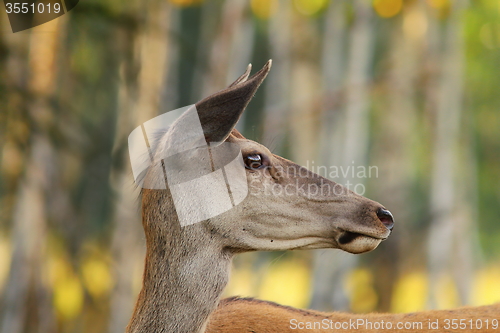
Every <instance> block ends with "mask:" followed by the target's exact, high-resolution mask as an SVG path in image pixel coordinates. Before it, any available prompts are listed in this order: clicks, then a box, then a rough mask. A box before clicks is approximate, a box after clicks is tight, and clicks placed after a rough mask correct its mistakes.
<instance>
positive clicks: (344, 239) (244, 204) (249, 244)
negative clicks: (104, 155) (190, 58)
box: [143, 61, 394, 253]
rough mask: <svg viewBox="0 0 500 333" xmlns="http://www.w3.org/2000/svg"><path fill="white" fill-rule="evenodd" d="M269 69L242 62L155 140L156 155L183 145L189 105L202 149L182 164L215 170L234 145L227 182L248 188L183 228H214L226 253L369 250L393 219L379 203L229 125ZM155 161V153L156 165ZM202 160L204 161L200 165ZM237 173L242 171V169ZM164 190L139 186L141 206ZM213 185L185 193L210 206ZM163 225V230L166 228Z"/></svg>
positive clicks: (216, 199) (386, 233) (215, 196)
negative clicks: (234, 168) (253, 69)
mask: <svg viewBox="0 0 500 333" xmlns="http://www.w3.org/2000/svg"><path fill="white" fill-rule="evenodd" d="M270 68H271V61H269V62H268V63H267V64H266V65H265V66H264V68H262V69H261V70H260V71H259V72H257V73H256V74H255V75H253V76H252V77H250V78H248V77H249V73H250V66H249V68H248V69H247V71H246V72H245V73H244V74H243V75H242V76H241V77H239V78H238V79H237V80H236V81H235V82H234V83H233V84H231V85H230V86H229V87H228V88H226V89H224V90H222V91H220V92H218V93H216V94H214V95H212V96H210V97H208V98H206V99H204V100H202V101H200V102H198V103H197V104H196V109H195V110H194V109H192V110H191V115H188V114H189V112H186V113H185V115H183V116H182V117H181V118H180V120H178V121H176V122H175V123H174V124H173V126H172V127H171V128H170V129H169V131H168V132H167V133H166V134H165V136H164V137H163V138H162V139H161V145H160V146H159V148H158V149H157V151H156V154H157V155H160V156H163V155H161V154H160V152H161V151H164V150H165V149H166V148H165V147H167V146H168V147H174V148H175V147H177V146H179V145H183V144H184V143H183V142H185V141H186V140H185V139H183V140H179V138H185V137H186V135H187V132H189V129H190V128H191V127H192V126H191V125H189V124H191V123H189V124H188V123H187V120H186V119H188V118H189V119H192V117H193V112H194V111H196V113H195V115H197V116H198V118H199V123H200V125H201V128H202V130H203V135H202V138H201V140H202V141H203V138H204V140H205V141H206V143H207V144H208V145H209V146H208V147H209V148H208V149H207V148H206V147H205V148H204V149H203V150H202V153H200V150H195V152H191V156H190V158H189V165H187V164H184V166H185V167H186V168H190V167H191V166H193V165H194V166H195V167H196V168H197V170H198V171H199V170H202V171H201V172H202V173H203V172H205V173H206V172H211V171H214V170H215V169H217V167H214V164H215V165H221V166H223V165H224V164H225V163H226V162H228V160H230V159H232V158H234V156H238V154H234V151H235V149H234V147H237V150H238V151H241V155H240V157H239V161H240V163H241V171H240V172H239V174H238V177H239V179H237V180H235V181H241V180H242V179H243V181H245V182H247V186H248V189H249V191H248V192H249V193H248V195H247V196H246V197H245V199H244V200H242V201H241V203H239V204H237V205H234V207H233V208H232V209H230V210H228V211H226V212H224V213H221V214H219V215H217V216H213V217H211V218H209V219H206V220H205V221H203V222H201V224H200V225H199V226H186V227H185V228H203V229H206V230H210V233H212V234H214V235H215V234H217V235H222V237H220V238H219V239H218V241H219V242H220V244H219V245H220V247H221V248H224V249H229V250H231V251H234V252H243V251H255V250H289V249H316V248H340V249H342V250H345V251H348V252H351V253H362V252H367V251H370V250H373V249H375V248H376V247H377V246H378V244H380V242H381V241H383V240H384V239H386V238H387V237H388V236H389V234H390V233H391V229H392V227H393V222H394V221H393V218H392V215H391V213H390V212H389V211H388V210H386V209H385V208H384V207H383V206H382V205H381V204H379V203H377V202H374V201H372V200H369V199H367V198H365V197H363V196H360V195H358V194H356V193H354V192H352V191H350V190H348V189H347V188H345V187H343V186H341V185H340V184H337V183H335V182H332V181H330V180H328V179H326V178H323V177H321V176H319V175H317V174H314V173H312V172H310V171H308V170H307V169H305V168H303V167H301V166H299V165H297V164H295V163H293V162H291V161H289V160H286V159H284V158H282V157H280V156H277V155H275V154H273V153H271V152H270V151H269V149H267V148H266V147H265V146H263V145H261V144H259V143H257V142H255V141H252V140H248V139H246V138H245V137H243V136H242V135H241V134H240V133H239V132H238V131H237V130H235V129H234V127H235V125H236V123H237V121H238V119H239V118H240V117H241V115H242V113H243V111H244V110H245V108H246V106H247V104H248V103H249V102H250V100H251V99H252V97H253V95H254V94H255V92H256V90H257V89H258V87H259V86H260V85H261V83H262V82H263V80H264V79H265V77H266V76H267V74H268V72H269V70H270ZM183 119H184V120H183ZM186 124H188V125H186ZM200 132H201V130H200ZM188 136H189V135H188ZM190 138H191V139H190V140H191V141H200V138H198V137H194V138H193V136H192V135H191V136H190ZM181 141H182V142H181ZM187 141H189V140H187ZM228 143H229V144H231V147H233V148H232V149H229V148H226V147H225V146H224V147H223V148H224V149H219V151H222V153H217V149H218V148H220V147H222V145H224V144H228ZM197 145H199V143H198V142H195V144H194V146H197ZM193 154H194V155H193ZM228 156H229V157H228ZM193 158H195V159H193ZM170 159H171V160H173V161H174V162H173V163H174V164H175V163H180V162H178V160H179V157H178V156H177V155H176V156H174V157H173V158H172V157H170ZM209 160H211V162H209ZM160 163H161V162H160V159H158V158H157V164H160ZM202 164H205V165H206V168H201V169H200V167H199V166H200V165H202ZM169 165H170V166H172V165H173V164H172V163H169ZM181 166H182V164H181ZM210 168H211V169H212V170H210ZM167 169H168V168H167ZM181 169H182V168H181V167H180V166H177V167H174V171H173V172H171V174H172V177H180V176H178V175H180V174H182V172H183V170H181ZM206 169H208V170H206ZM156 170H160V169H156ZM167 172H168V171H167ZM241 172H244V173H245V174H244V175H243V176H242V174H241ZM188 173H189V172H188ZM163 176H164V175H163V174H162V173H160V172H150V174H149V175H148V176H147V179H155V180H156V179H159V178H163ZM233 176H234V175H233ZM169 177H170V176H167V178H169ZM228 177H229V178H230V177H231V174H226V175H225V178H226V180H227V178H228ZM181 178H182V177H181ZM233 178H235V177H233ZM229 181H231V179H230V180H229ZM167 187H168V186H167ZM164 192H165V193H164ZM166 192H168V190H167V191H161V192H160V194H158V193H155V195H154V197H155V199H152V198H151V194H152V192H149V191H145V192H144V198H143V203H144V207H145V208H146V209H147V208H148V207H151V206H153V207H155V206H156V205H157V204H160V205H169V204H171V202H170V201H171V200H170V199H171V196H170V194H168V195H167V193H166ZM217 192H218V190H217V191H216V189H214V188H210V186H204V188H195V189H192V193H191V194H190V195H197V196H198V197H209V198H212V202H213V205H217V203H218V202H219V201H221V200H222V199H220V197H219V193H217ZM233 194H234V193H233ZM158 195H160V196H164V198H163V200H161V201H160V202H158V201H156V197H158ZM225 196H226V197H227V193H225ZM219 199H220V200H219ZM190 204H192V203H190V201H189V198H187V199H186V200H185V201H184V202H182V200H181V201H179V200H178V202H176V208H177V213H178V214H179V213H180V212H179V208H180V206H183V205H184V206H189V205H190ZM171 215H175V213H174V210H173V209H172V210H171ZM166 232H171V230H170V228H168V229H167V230H166Z"/></svg>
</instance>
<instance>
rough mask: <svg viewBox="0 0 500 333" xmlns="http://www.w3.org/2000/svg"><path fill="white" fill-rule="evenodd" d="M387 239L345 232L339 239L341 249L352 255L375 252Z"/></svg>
mask: <svg viewBox="0 0 500 333" xmlns="http://www.w3.org/2000/svg"><path fill="white" fill-rule="evenodd" d="M386 239H387V237H380V236H377V235H368V234H364V233H358V232H352V231H347V230H343V231H342V232H341V233H340V236H339V237H338V238H337V243H338V245H339V248H340V249H342V250H344V251H346V252H350V253H363V252H369V251H372V250H374V249H375V248H376V247H377V246H378V245H379V244H380V243H381V242H382V241H384V240H386Z"/></svg>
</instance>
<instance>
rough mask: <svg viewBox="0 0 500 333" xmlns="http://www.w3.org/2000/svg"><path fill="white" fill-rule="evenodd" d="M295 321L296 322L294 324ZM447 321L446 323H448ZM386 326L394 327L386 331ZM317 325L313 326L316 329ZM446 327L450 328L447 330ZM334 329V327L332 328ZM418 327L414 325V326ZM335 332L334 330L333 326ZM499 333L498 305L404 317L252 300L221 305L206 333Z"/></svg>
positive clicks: (234, 300)
mask: <svg viewBox="0 0 500 333" xmlns="http://www.w3.org/2000/svg"><path fill="white" fill-rule="evenodd" d="M453 319H456V320H457V321H456V323H457V324H460V320H461V319H463V320H464V321H463V323H465V325H467V326H468V327H467V328H466V329H463V330H461V329H452V327H451V325H452V324H453V321H452V320H453ZM293 320H295V321H293ZM330 320H331V321H333V323H351V322H354V323H357V321H358V320H367V321H370V322H371V323H372V327H373V329H369V328H367V326H365V325H364V324H363V325H360V326H359V327H357V328H353V327H346V328H347V329H337V330H336V329H333V330H332V329H330V327H331V324H330ZM447 320H449V321H447ZM470 320H472V325H476V323H479V322H476V320H480V321H481V323H482V325H483V328H482V329H477V327H476V326H473V327H472V328H471V326H470V325H471V322H470ZM493 320H498V328H497V329H494V328H493V327H492V326H491V324H492V321H493ZM436 321H437V323H438V325H439V326H438V329H429V324H430V323H436ZM486 321H488V323H489V329H486V328H485V326H486ZM299 322H300V323H304V325H306V323H308V322H309V323H311V324H310V325H314V323H320V324H321V323H323V322H327V323H328V324H327V325H326V327H323V328H321V327H316V328H314V326H311V327H312V328H311V329H299V328H298V326H297V325H298V323H299ZM375 322H378V323H381V322H384V323H385V324H384V325H385V326H383V327H384V328H385V329H382V328H379V329H376V328H375V326H374V325H375ZM387 323H390V324H391V325H393V326H392V327H393V328H392V329H388V327H387V325H388V324H387ZM398 323H411V324H412V325H413V323H422V329H420V327H418V326H415V328H414V329H399V330H398V329H395V328H396V327H397V325H398ZM320 324H316V325H317V326H319V325H320ZM447 324H449V326H450V328H449V329H446V325H447ZM334 325H335V324H334ZM415 325H417V324H415ZM333 327H334V328H335V326H333ZM334 331H339V332H345V333H359V332H390V331H393V332H399V331H401V332H405V331H406V332H431V331H432V332H471V333H472V332H498V331H500V304H494V305H489V306H480V307H464V308H458V309H454V310H437V311H422V312H416V313H405V314H387V313H372V314H350V313H341V312H333V313H326V312H319V311H313V310H300V309H295V308H292V307H288V306H282V305H279V304H276V303H273V302H266V301H260V300H255V299H252V298H237V297H232V298H228V299H224V300H222V301H221V302H220V305H219V307H218V308H217V310H216V311H215V312H214V313H213V314H212V315H211V316H210V319H209V322H208V325H207V330H206V331H205V333H293V332H311V333H320V332H334Z"/></svg>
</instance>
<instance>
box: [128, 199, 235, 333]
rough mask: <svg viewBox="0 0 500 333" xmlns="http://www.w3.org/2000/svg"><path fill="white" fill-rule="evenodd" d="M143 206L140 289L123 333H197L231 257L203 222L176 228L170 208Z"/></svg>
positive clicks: (215, 302) (212, 306)
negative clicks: (143, 254)
mask: <svg viewBox="0 0 500 333" xmlns="http://www.w3.org/2000/svg"><path fill="white" fill-rule="evenodd" d="M143 207H146V208H143V225H144V229H145V231H146V243H147V252H146V262H145V269H144V277H143V286H142V290H141V292H140V294H139V298H138V301H137V304H136V308H135V310H134V314H133V316H132V319H131V321H130V323H129V326H128V328H127V333H146V332H147V333H152V332H154V333H157V332H177V333H202V332H204V331H205V326H206V322H207V320H208V317H209V315H210V314H211V313H212V312H213V311H214V310H215V308H216V307H217V305H218V302H219V300H220V296H221V294H222V291H223V289H224V287H225V286H226V284H227V281H228V278H229V271H230V263H231V258H232V255H231V254H230V253H229V252H227V251H224V250H223V248H222V247H221V246H218V242H217V241H214V239H216V238H217V237H218V235H216V234H213V233H211V232H210V230H206V229H207V228H208V227H207V226H206V224H205V223H203V222H201V223H197V224H194V225H190V226H186V227H180V226H179V223H178V221H177V215H176V214H175V211H174V209H173V207H172V205H171V204H166V205H164V206H163V207H158V206H157V207H156V208H154V210H152V211H149V210H148V206H144V205H143Z"/></svg>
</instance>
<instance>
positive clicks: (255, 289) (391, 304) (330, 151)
mask: <svg viewBox="0 0 500 333" xmlns="http://www.w3.org/2000/svg"><path fill="white" fill-rule="evenodd" d="M2 8H3V7H2ZM2 11H3V9H2ZM0 19H1V22H0V26H1V32H0V295H1V303H0V333H21V332H29V333H35V332H40V333H42V332H61V333H62V332H64V333H66V332H67V333H70V332H75V333H76V332H92V333H94V332H110V333H119V332H123V331H124V328H125V326H126V324H127V321H128V319H129V316H130V314H131V310H132V307H133V304H134V301H135V297H136V294H137V293H138V291H139V288H140V283H141V278H142V276H141V275H142V268H143V256H144V235H143V231H142V226H141V223H140V207H139V206H140V201H139V200H138V193H137V190H136V189H135V187H134V184H133V178H132V174H131V171H130V164H129V160H128V158H129V157H128V151H127V136H128V134H129V133H130V132H131V131H132V130H133V129H134V128H135V127H136V126H138V125H139V124H140V123H142V122H144V121H145V120H148V119H151V118H153V117H154V116H156V115H158V114H161V113H163V112H166V111H169V110H173V109H175V108H178V107H181V106H186V105H189V104H193V103H195V102H197V101H198V100H200V99H201V98H202V97H205V96H207V95H209V94H211V93H213V92H215V91H217V90H220V89H222V88H224V87H225V86H226V85H228V84H229V83H231V82H232V81H233V80H234V79H236V78H237V77H238V76H239V75H240V74H241V73H243V71H244V70H245V68H246V65H247V64H248V63H253V64H254V72H255V70H257V69H259V68H260V67H262V66H263V65H264V63H265V62H266V61H267V60H268V59H270V58H272V59H273V68H272V70H271V73H270V75H269V77H268V78H267V80H266V81H265V83H264V85H263V86H262V87H261V88H260V90H259V91H258V92H257V95H256V97H255V98H254V100H253V101H252V102H251V104H250V106H249V107H248V110H247V112H246V113H245V114H244V118H243V119H242V120H241V121H240V123H239V124H238V127H239V129H240V130H241V131H242V132H243V133H244V134H245V135H246V136H247V137H248V138H251V139H255V140H258V141H260V142H262V143H264V144H266V145H268V146H269V147H270V148H271V149H272V150H273V152H275V153H277V154H281V155H283V156H285V157H287V158H290V159H292V160H294V161H296V162H297V163H299V164H302V165H309V166H311V165H313V164H314V166H315V167H316V166H319V165H322V166H327V167H330V166H376V167H377V169H378V174H377V175H372V177H370V178H363V177H361V178H356V177H352V175H346V177H342V178H340V179H338V178H336V179H334V180H335V181H338V182H340V183H344V184H345V183H346V182H348V181H349V182H350V183H351V184H362V186H364V187H365V188H366V192H365V193H364V194H365V195H366V196H368V197H370V198H372V199H374V200H377V201H379V202H381V203H383V204H384V205H385V206H386V207H387V208H388V209H390V210H391V211H392V212H393V213H394V215H395V217H396V223H397V224H396V228H395V230H394V232H393V234H392V236H391V237H390V238H389V240H387V241H386V242H384V243H382V244H381V245H380V246H379V248H378V249H376V250H375V251H374V252H372V253H369V254H364V255H358V256H354V255H350V254H346V253H342V252H340V251H337V250H321V251H297V252H287V253H254V254H245V255H241V256H239V257H238V258H237V259H236V260H235V262H234V268H233V273H232V278H231V282H230V285H229V286H228V288H227V291H226V294H227V295H236V294H238V295H242V296H256V297H259V298H263V299H268V300H273V301H277V302H280V303H284V304H288V305H292V306H298V307H312V308H316V309H322V310H331V309H337V310H348V311H354V312H369V311H393V312H402V311H415V310H420V309H426V308H447V307H455V306H459V305H461V304H472V305H478V304H488V303H492V302H498V301H500V223H499V222H498V219H499V216H500V130H499V129H500V114H499V111H500V92H499V87H500V75H499V70H500V1H498V0H468V1H467V0H420V1H419V0H373V1H371V0H370V1H369V0H349V1H347V0H335V1H328V0H251V1H246V0H232V1H229V0H226V1H223V0H205V1H200V0H170V1H167V0H150V1H139V0H128V1H122V0H85V1H81V2H80V3H79V4H78V6H77V7H76V8H75V9H73V10H72V11H71V12H70V13H69V14H67V15H64V16H63V17H61V18H60V19H57V20H54V21H51V22H49V23H47V24H45V25H42V26H39V27H37V28H35V29H31V30H27V31H25V32H20V33H16V34H12V32H10V27H9V25H8V21H7V18H6V15H5V12H3V13H2V15H0ZM360 188H361V187H358V189H360Z"/></svg>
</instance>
